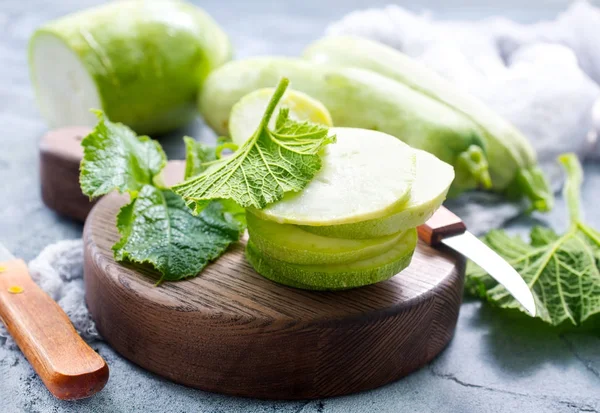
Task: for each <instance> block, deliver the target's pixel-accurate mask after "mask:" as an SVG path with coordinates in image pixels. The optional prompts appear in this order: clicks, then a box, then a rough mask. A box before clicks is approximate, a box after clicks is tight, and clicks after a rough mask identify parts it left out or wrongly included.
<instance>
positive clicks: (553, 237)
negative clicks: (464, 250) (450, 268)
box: [467, 154, 600, 326]
mask: <svg viewBox="0 0 600 413" xmlns="http://www.w3.org/2000/svg"><path fill="white" fill-rule="evenodd" d="M560 161H561V163H562V164H563V166H564V167H565V169H566V171H567V183H566V184H565V189H564V197H565V198H566V200H567V203H568V206H569V212H570V217H571V225H570V227H569V230H568V231H567V232H566V233H565V234H564V235H558V234H556V233H555V232H554V231H552V230H551V229H548V228H542V227H534V228H533V229H532V230H531V234H530V238H531V243H530V244H528V243H526V242H525V241H523V240H522V239H520V238H519V237H511V236H509V235H507V234H506V233H505V232H504V231H502V230H494V231H490V232H489V233H488V234H486V235H485V236H484V237H483V241H484V242H485V243H486V244H487V245H489V246H490V247H491V248H492V249H494V250H495V251H496V252H498V253H499V254H500V255H501V256H503V257H504V258H505V259H506V260H507V261H508V262H509V263H510V264H511V265H512V266H513V267H514V268H515V269H516V270H517V271H518V272H519V273H520V274H521V276H522V277H523V279H524V280H525V281H526V282H527V285H528V286H529V287H530V289H531V291H532V293H533V295H534V298H535V301H536V305H537V310H538V317H540V318H541V319H542V320H544V321H545V322H547V323H550V324H552V325H555V326H557V325H560V324H563V323H565V322H566V323H570V324H573V325H578V324H581V323H582V322H584V321H586V320H587V319H589V318H590V317H592V316H593V315H596V314H599V313H600V269H599V268H600V233H598V232H597V231H596V230H594V229H593V228H591V227H589V226H588V225H586V224H585V223H584V222H583V220H582V217H581V213H580V208H579V202H580V196H579V189H580V186H581V182H582V172H581V166H580V164H579V161H578V160H577V158H576V156H575V155H572V154H568V155H563V156H561V158H560ZM467 289H468V291H470V292H471V293H473V294H476V295H479V296H481V297H484V298H486V299H487V300H489V301H490V302H492V303H493V304H495V305H497V306H499V307H502V308H517V309H520V310H522V311H524V312H525V310H524V309H523V308H522V307H521V306H520V305H519V303H517V302H516V300H515V299H514V298H513V297H512V296H511V295H510V294H509V293H508V291H507V290H506V289H505V288H504V287H503V286H501V285H499V284H498V283H497V282H496V281H494V280H493V279H492V278H491V277H490V276H489V275H488V274H487V273H486V272H485V271H483V270H482V269H481V268H480V267H478V266H477V265H475V264H474V263H472V262H470V263H469V266H468V269H467Z"/></svg>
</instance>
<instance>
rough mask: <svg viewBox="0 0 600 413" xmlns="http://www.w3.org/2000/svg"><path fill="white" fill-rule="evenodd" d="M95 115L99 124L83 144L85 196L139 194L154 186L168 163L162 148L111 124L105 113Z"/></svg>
mask: <svg viewBox="0 0 600 413" xmlns="http://www.w3.org/2000/svg"><path fill="white" fill-rule="evenodd" d="M95 113H96V115H97V116H98V124H97V125H96V127H95V128H94V130H93V131H92V132H91V133H90V134H89V135H88V136H86V137H85V138H84V139H83V141H82V142H81V145H82V146H83V160H82V162H81V168H80V175H79V183H80V186H81V190H82V191H83V193H84V194H86V195H88V196H89V197H91V198H93V197H97V196H100V195H106V194H108V193H109V192H111V191H113V190H117V191H119V192H120V193H124V192H129V193H131V194H135V193H136V192H137V191H139V190H140V189H141V188H142V187H143V186H144V185H152V183H153V179H154V177H155V176H156V175H158V174H159V173H160V171H161V170H162V169H163V168H164V166H165V165H166V163H167V158H166V156H165V153H164V152H163V150H162V148H161V146H160V144H159V143H158V142H156V141H153V140H152V139H150V138H149V137H147V136H140V137H138V136H137V135H136V134H135V132H133V131H132V130H131V129H129V128H128V127H127V126H125V125H123V124H121V123H113V122H111V121H109V120H108V119H106V117H105V116H104V114H103V113H102V112H101V111H95Z"/></svg>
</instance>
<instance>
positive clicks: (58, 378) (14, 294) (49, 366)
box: [0, 260, 108, 400]
mask: <svg viewBox="0 0 600 413" xmlns="http://www.w3.org/2000/svg"><path fill="white" fill-rule="evenodd" d="M0 267H1V268H0V319H1V321H2V322H3V323H4V324H5V325H6V328H7V330H8V331H9V333H10V335H11V336H12V337H13V338H14V340H15V342H16V343H17V345H18V346H19V348H20V349H21V351H22V352H23V354H24V355H25V357H27V360H29V362H30V363H31V365H32V367H33V369H34V370H35V371H36V373H37V374H38V375H39V376H40V378H41V379H42V381H43V382H44V384H45V385H46V387H47V388H48V390H50V392H51V393H52V394H53V395H54V396H55V397H57V398H59V399H62V400H75V399H82V398H85V397H90V396H92V395H93V394H95V393H97V392H98V391H100V390H102V388H104V385H105V384H106V382H107V380H108V367H107V365H106V363H105V362H104V360H103V359H102V357H100V356H99V355H98V354H97V353H96V352H95V351H94V350H92V348H90V346H88V345H87V344H86V343H85V342H84V341H83V340H82V339H81V337H79V334H77V331H75V329H74V328H73V325H72V324H71V321H70V320H69V317H67V315H66V314H65V312H64V311H63V310H62V309H61V308H60V307H59V306H58V304H57V303H56V302H54V300H52V298H50V296H48V294H46V293H45V292H44V291H42V289H41V288H40V287H39V286H38V285H37V284H36V283H35V282H34V281H33V280H32V279H31V277H30V276H29V272H28V270H27V265H26V264H25V262H24V261H22V260H12V261H9V262H0ZM2 380H3V379H2Z"/></svg>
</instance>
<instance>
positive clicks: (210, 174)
mask: <svg viewBox="0 0 600 413" xmlns="http://www.w3.org/2000/svg"><path fill="white" fill-rule="evenodd" d="M288 83H289V82H288V81H287V79H282V81H281V82H280V84H279V85H278V87H277V89H276V90H275V93H274V94H273V97H272V98H271V101H270V102H269V105H268V106H267V110H266V112H265V115H264V117H263V118H262V120H261V122H260V125H259V127H258V128H257V130H256V132H255V133H254V134H253V135H252V137H251V138H250V139H248V140H247V141H246V142H245V143H244V145H242V146H241V147H240V148H239V149H238V150H237V151H236V152H234V153H233V155H231V156H229V157H227V158H222V159H219V160H217V161H214V162H210V163H208V167H207V168H206V169H205V170H204V171H203V172H202V173H200V174H199V175H197V176H195V177H192V178H190V179H187V180H186V181H185V182H183V183H181V184H178V185H176V186H174V187H173V190H174V191H175V192H177V193H178V194H180V195H181V196H182V197H183V198H184V199H185V200H186V202H187V203H188V205H190V206H191V207H193V208H194V209H195V210H196V211H199V210H200V209H201V208H203V207H204V206H205V205H206V201H208V200H211V199H230V200H232V201H234V202H235V203H237V204H238V205H240V206H242V207H249V206H252V207H255V208H258V209H260V208H263V207H265V206H266V205H267V204H269V203H272V202H275V201H278V200H279V199H281V198H282V197H283V194H284V193H285V192H289V191H300V190H302V189H303V188H304V187H305V186H306V185H307V184H308V182H310V180H311V179H312V178H313V177H314V175H315V174H316V173H317V172H318V171H319V169H320V168H321V159H320V157H319V152H320V151H321V150H322V149H323V147H324V146H325V145H327V144H329V143H331V142H334V141H335V137H334V136H329V134H328V133H329V131H328V129H327V127H325V126H322V125H315V124H312V123H309V122H296V121H293V120H291V119H289V113H288V111H287V110H281V111H280V113H279V115H278V118H277V122H276V128H275V130H270V129H269V128H268V124H269V120H270V119H271V116H272V115H273V112H274V110H275V107H276V105H277V103H278V102H279V100H280V99H281V97H282V96H283V93H284V92H285V89H286V88H287V85H288Z"/></svg>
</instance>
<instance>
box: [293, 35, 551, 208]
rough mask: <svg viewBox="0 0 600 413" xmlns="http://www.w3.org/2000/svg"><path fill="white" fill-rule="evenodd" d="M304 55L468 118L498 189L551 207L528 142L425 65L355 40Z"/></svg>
mask: <svg viewBox="0 0 600 413" xmlns="http://www.w3.org/2000/svg"><path fill="white" fill-rule="evenodd" d="M304 57H305V58H307V59H309V60H311V61H313V62H315V63H326V64H332V65H337V66H342V67H357V68H363V69H368V70H372V71H374V72H377V73H380V74H382V75H384V76H387V77H389V78H391V79H394V80H396V81H398V82H401V83H402V84H404V85H406V86H408V87H410V88H412V89H414V90H416V91H418V92H420V93H423V94H425V95H427V96H429V97H431V98H433V99H435V100H437V101H439V102H441V103H443V104H445V105H446V106H447V107H449V108H451V109H453V110H456V111H458V112H460V113H462V114H464V115H465V116H466V117H468V118H469V119H470V120H472V121H473V122H474V123H476V124H477V126H479V127H480V129H481V130H482V131H483V134H482V135H481V136H482V138H483V140H484V142H485V147H486V149H487V151H486V155H487V158H488V162H489V170H490V175H491V178H492V183H493V188H494V190H497V191H506V192H508V193H510V194H511V195H515V196H518V197H522V196H525V197H527V198H529V199H530V200H531V203H532V207H533V208H534V209H537V210H540V211H547V210H549V209H551V208H552V205H553V195H552V192H551V190H550V188H549V186H548V182H547V181H546V179H545V178H544V176H543V174H542V172H541V170H540V169H539V167H538V166H537V161H536V154H535V151H534V149H533V148H532V146H531V145H530V143H529V141H528V140H527V138H526V137H525V136H523V134H521V132H519V131H518V130H517V129H516V128H515V127H514V126H512V125H511V124H510V123H509V122H508V121H506V120H505V119H503V118H502V117H501V116H500V115H498V114H497V113H495V112H494V111H493V110H492V109H490V108H489V107H488V106H487V105H485V104H484V103H483V102H481V101H479V100H478V99H477V98H475V97H474V96H471V95H470V94H468V93H467V92H465V91H463V90H461V89H460V88H458V87H456V86H454V85H453V84H451V83H450V82H448V81H447V80H445V79H443V78H442V77H441V76H439V75H438V74H437V73H435V72H433V71H432V70H430V69H428V68H427V67H426V66H425V65H423V64H421V63H420V62H417V61H416V60H413V59H411V58H410V57H408V56H406V55H404V54H402V53H401V52H399V51H397V50H395V49H392V48H391V47H388V46H385V45H383V44H380V43H377V42H374V41H371V40H367V39H363V38H359V37H351V36H340V37H327V38H324V39H321V40H319V41H317V42H315V43H313V44H312V45H310V46H309V47H308V48H307V49H306V50H305V52H304ZM433 153H435V152H433Z"/></svg>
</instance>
